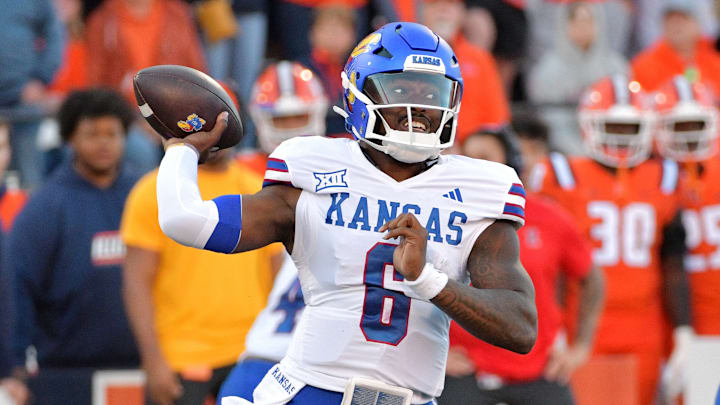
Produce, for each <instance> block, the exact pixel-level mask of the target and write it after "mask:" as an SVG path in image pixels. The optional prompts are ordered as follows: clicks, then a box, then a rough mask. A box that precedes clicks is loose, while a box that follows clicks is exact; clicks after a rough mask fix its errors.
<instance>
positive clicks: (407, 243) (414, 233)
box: [380, 213, 428, 281]
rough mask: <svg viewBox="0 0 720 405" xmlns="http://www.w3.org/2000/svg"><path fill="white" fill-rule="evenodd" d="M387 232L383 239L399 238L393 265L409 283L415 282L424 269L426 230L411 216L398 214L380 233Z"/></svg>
mask: <svg viewBox="0 0 720 405" xmlns="http://www.w3.org/2000/svg"><path fill="white" fill-rule="evenodd" d="M385 231H388V233H387V234H386V235H385V236H384V237H383V239H385V240H388V239H394V238H397V237H399V238H400V243H399V244H398V247H397V248H395V253H394V254H393V265H394V266H395V269H396V270H397V271H398V273H400V274H402V275H403V277H405V278H406V279H407V280H409V281H415V280H416V279H417V278H418V277H419V276H420V273H421V272H422V270H423V267H425V254H426V252H427V237H428V232H427V230H426V229H425V228H424V227H423V226H422V225H421V224H420V222H419V221H418V220H417V218H415V215H413V214H409V213H408V214H400V215H399V216H398V217H397V218H395V219H393V220H392V221H390V222H388V223H386V224H385V225H383V226H382V228H380V232H385Z"/></svg>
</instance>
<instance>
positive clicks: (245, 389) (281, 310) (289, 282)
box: [218, 260, 305, 405]
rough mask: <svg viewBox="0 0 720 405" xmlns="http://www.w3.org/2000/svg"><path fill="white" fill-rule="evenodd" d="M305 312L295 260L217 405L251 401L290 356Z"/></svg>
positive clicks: (279, 282) (272, 293) (277, 284)
mask: <svg viewBox="0 0 720 405" xmlns="http://www.w3.org/2000/svg"><path fill="white" fill-rule="evenodd" d="M304 308H305V301H303V293H302V289H301V288H300V279H298V273H297V268H295V265H294V264H293V262H292V260H286V261H285V263H283V266H282V268H281V269H280V271H279V272H278V274H277V276H276V277H275V283H274V285H273V289H272V291H270V296H269V297H268V302H267V306H266V307H265V309H263V311H262V312H260V314H258V316H257V318H255V322H253V326H252V328H251V329H250V331H249V332H248V335H247V338H246V339H245V352H244V353H243V354H242V356H241V357H240V360H239V361H238V364H237V365H236V366H235V367H234V368H233V370H232V372H231V373H230V375H229V376H228V377H227V379H226V380H225V382H224V383H223V385H222V388H221V389H220V392H219V394H218V405H222V398H225V397H241V398H252V393H253V390H254V389H255V387H256V386H257V385H258V383H259V382H260V381H261V380H262V378H263V376H265V374H266V373H267V371H268V370H269V369H270V367H272V366H274V365H275V364H276V363H277V362H279V361H280V360H282V358H283V357H284V356H285V353H287V349H288V346H289V345H290V339H291V337H292V333H293V331H294V330H295V326H296V325H297V322H298V321H299V320H300V315H301V314H302V311H303V309H304ZM226 402H227V401H226ZM231 402H232V401H231Z"/></svg>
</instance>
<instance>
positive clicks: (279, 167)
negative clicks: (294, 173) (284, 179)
mask: <svg viewBox="0 0 720 405" xmlns="http://www.w3.org/2000/svg"><path fill="white" fill-rule="evenodd" d="M267 170H274V171H277V172H285V173H287V172H288V166H287V163H285V161H284V160H281V159H277V158H268V162H267Z"/></svg>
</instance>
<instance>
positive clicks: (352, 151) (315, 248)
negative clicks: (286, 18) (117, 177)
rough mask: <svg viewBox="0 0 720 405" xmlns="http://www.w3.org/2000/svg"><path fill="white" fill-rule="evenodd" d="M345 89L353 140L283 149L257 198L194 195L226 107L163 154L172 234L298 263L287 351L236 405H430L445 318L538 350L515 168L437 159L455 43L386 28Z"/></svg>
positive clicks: (454, 84)
mask: <svg viewBox="0 0 720 405" xmlns="http://www.w3.org/2000/svg"><path fill="white" fill-rule="evenodd" d="M342 82H343V87H344V89H345V90H344V106H343V107H344V108H342V109H340V108H338V109H337V110H339V112H340V113H341V114H342V115H343V116H344V117H345V119H346V125H347V127H348V129H349V130H350V131H351V132H352V134H353V135H354V136H355V137H356V138H357V141H356V140H350V139H342V138H341V139H328V138H321V137H296V138H293V139H290V140H288V141H285V142H283V143H282V144H281V145H280V146H279V147H277V148H276V149H275V151H274V152H273V153H272V154H271V155H270V158H269V159H268V170H267V172H266V175H265V178H266V180H265V187H264V188H263V190H262V191H260V192H259V193H257V194H255V195H243V196H239V195H228V196H221V197H218V198H216V199H214V200H212V201H203V200H202V199H201V197H200V195H199V193H198V192H197V185H196V180H195V177H196V171H197V163H198V157H199V156H200V155H203V156H204V155H205V154H207V153H208V150H209V149H210V148H211V147H212V146H213V145H215V144H216V143H217V142H218V140H219V138H220V136H221V134H222V131H223V130H224V128H225V121H227V113H221V114H220V115H219V117H218V122H219V124H218V125H216V126H215V127H214V128H213V129H212V130H211V131H210V132H201V133H197V134H193V135H190V136H188V137H186V138H184V139H182V140H181V139H173V140H170V141H169V142H168V144H167V149H166V153H165V157H164V158H163V161H162V164H161V167H160V173H159V178H158V206H159V221H160V224H161V226H162V228H163V230H164V231H165V233H166V234H167V235H168V236H170V237H171V238H173V239H175V240H176V241H178V242H179V243H182V244H185V245H189V246H194V247H198V248H203V249H209V250H215V251H220V252H225V253H231V252H241V251H246V250H250V249H255V248H258V247H260V246H264V245H267V244H268V243H272V242H276V241H279V242H282V243H283V244H284V245H285V246H286V248H287V250H288V252H290V253H291V255H292V259H293V262H294V263H295V265H296V266H297V268H298V272H299V277H300V282H301V287H302V291H303V296H304V299H305V303H306V305H307V306H306V308H305V310H304V312H303V314H302V316H301V318H300V321H299V323H298V325H297V327H296V330H295V334H294V336H293V339H292V342H291V344H290V348H289V350H288V353H287V355H286V356H285V357H284V358H283V359H282V360H281V361H280V363H278V364H276V365H274V366H273V367H271V368H270V370H269V371H268V373H267V374H266V375H265V377H264V378H263V380H262V381H261V382H260V383H259V384H258V386H257V388H256V389H255V390H254V393H253V398H244V399H236V400H238V401H240V403H247V400H253V401H254V402H255V403H273V404H284V403H290V404H313V405H315V404H333V405H339V404H340V403H341V402H342V401H343V397H344V398H345V399H344V401H345V403H357V401H359V400H361V398H363V397H364V396H365V395H369V396H377V395H380V396H382V397H383V398H386V399H387V398H391V399H392V400H394V401H398V402H396V403H405V404H409V403H414V404H430V403H432V401H433V398H434V397H436V396H438V395H440V393H441V391H442V386H443V375H444V371H445V360H446V357H447V349H448V326H449V321H450V318H452V319H454V320H455V321H457V322H458V323H459V324H460V325H461V326H462V327H464V328H465V329H467V330H468V331H470V332H471V333H473V334H474V335H475V336H477V337H479V338H481V339H484V340H485V341H487V342H490V343H492V344H495V345H498V346H501V347H504V348H507V349H510V350H513V351H516V352H521V353H526V352H528V351H529V350H530V349H531V348H532V346H533V344H534V341H535V336H536V323H537V319H536V318H537V315H536V311H535V305H534V290H533V286H532V283H531V281H530V279H529V277H528V275H527V273H526V272H525V270H524V269H523V267H522V265H521V264H520V261H519V259H518V238H517V232H516V231H517V228H518V227H519V226H521V225H522V224H523V222H524V208H523V207H524V197H523V195H524V190H523V187H522V185H521V183H520V180H519V179H518V177H517V174H516V173H515V171H514V170H512V169H511V168H509V167H507V166H505V165H502V164H499V163H492V162H487V161H481V160H474V159H470V158H464V157H459V156H441V155H440V152H441V151H442V150H443V149H446V148H448V147H449V146H451V145H452V143H453V140H454V137H455V128H456V121H457V114H458V111H459V109H460V98H461V96H462V78H461V76H460V68H459V61H458V60H457V58H456V57H455V55H454V54H453V51H452V49H451V48H450V46H449V45H448V44H447V43H446V42H445V41H444V40H442V39H441V38H439V37H438V36H437V35H436V34H434V33H433V32H432V31H430V30H429V29H428V28H427V27H425V26H422V25H420V24H415V23H406V22H403V23H391V24H387V25H385V26H384V27H382V28H381V29H379V30H378V31H376V32H374V33H372V34H370V35H369V36H368V37H366V38H365V39H364V40H363V41H361V42H360V44H358V46H357V47H356V48H355V49H354V50H353V52H352V53H351V56H350V58H349V59H348V62H347V64H346V66H345V68H344V71H343V73H342ZM451 192H452V193H453V195H454V196H455V198H450V197H449V194H450V193H451ZM471 283H472V284H471ZM343 392H344V393H345V394H343ZM352 401H356V402H352Z"/></svg>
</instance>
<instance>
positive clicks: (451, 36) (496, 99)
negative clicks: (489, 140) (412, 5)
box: [422, 0, 510, 144]
mask: <svg viewBox="0 0 720 405" xmlns="http://www.w3.org/2000/svg"><path fill="white" fill-rule="evenodd" d="M464 16H465V5H464V4H463V2H462V1H461V0H425V2H424V4H423V15H422V23H423V24H425V25H427V26H428V27H429V28H430V29H431V30H433V31H434V32H436V33H437V34H438V35H439V36H441V37H442V38H443V39H445V40H446V41H448V42H449V43H450V46H452V48H453V50H454V51H455V55H457V58H458V60H460V71H461V72H462V76H463V81H464V84H465V88H464V90H463V93H464V94H463V103H462V109H461V111H463V113H462V114H460V118H459V119H458V130H457V139H456V140H455V142H456V143H457V144H460V143H461V142H462V140H463V139H464V138H465V137H467V136H468V135H469V134H470V132H471V131H473V130H475V129H477V128H479V127H482V126H486V125H492V124H500V123H503V122H507V121H509V120H510V107H509V106H508V102H507V98H506V97H505V90H504V89H503V85H502V81H501V80H500V75H499V73H498V70H497V66H496V65H495V61H494V60H493V58H492V55H490V54H489V53H488V52H487V51H484V50H482V49H480V48H478V47H476V46H474V45H472V44H470V43H469V42H468V41H467V40H466V39H465V38H464V37H463V35H462V34H461V32H460V29H461V28H462V24H463V18H464Z"/></svg>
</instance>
